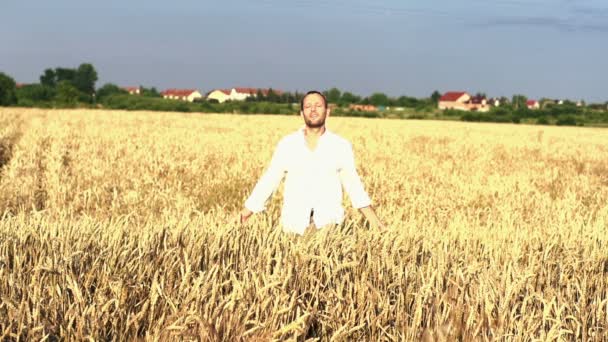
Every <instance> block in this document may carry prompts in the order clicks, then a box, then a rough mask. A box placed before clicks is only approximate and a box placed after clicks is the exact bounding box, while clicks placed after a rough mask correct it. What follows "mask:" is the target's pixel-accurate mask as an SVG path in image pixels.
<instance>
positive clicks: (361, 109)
mask: <svg viewBox="0 0 608 342" xmlns="http://www.w3.org/2000/svg"><path fill="white" fill-rule="evenodd" d="M348 109H350V110H354V111H359V112H376V111H378V108H376V106H374V105H364V104H350V105H348Z"/></svg>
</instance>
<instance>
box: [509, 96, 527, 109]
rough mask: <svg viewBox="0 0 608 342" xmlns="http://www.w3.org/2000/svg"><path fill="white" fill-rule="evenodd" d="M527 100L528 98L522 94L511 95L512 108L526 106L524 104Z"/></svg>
mask: <svg viewBox="0 0 608 342" xmlns="http://www.w3.org/2000/svg"><path fill="white" fill-rule="evenodd" d="M527 101H528V98H527V97H525V96H524V95H513V99H512V100H511V104H512V105H513V108H515V109H519V108H527V105H526V102H527Z"/></svg>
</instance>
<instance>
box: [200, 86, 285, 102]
mask: <svg viewBox="0 0 608 342" xmlns="http://www.w3.org/2000/svg"><path fill="white" fill-rule="evenodd" d="M270 91H271V89H261V88H231V89H214V90H212V91H210V92H209V93H208V94H207V100H215V101H217V102H219V103H223V102H226V101H244V100H246V99H247V98H248V97H256V96H257V95H258V92H261V93H262V95H263V96H268V94H269V93H270ZM272 92H273V93H275V94H276V95H281V94H283V92H282V91H280V90H275V89H272Z"/></svg>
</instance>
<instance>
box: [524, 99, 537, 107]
mask: <svg viewBox="0 0 608 342" xmlns="http://www.w3.org/2000/svg"><path fill="white" fill-rule="evenodd" d="M537 103H538V101H536V100H528V101H526V104H527V105H528V106H534V105H535V104H537Z"/></svg>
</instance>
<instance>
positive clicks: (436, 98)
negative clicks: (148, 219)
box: [431, 90, 441, 104]
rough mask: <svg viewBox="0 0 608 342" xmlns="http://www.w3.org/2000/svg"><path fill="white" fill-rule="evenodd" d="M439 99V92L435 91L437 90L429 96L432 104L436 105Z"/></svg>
mask: <svg viewBox="0 0 608 342" xmlns="http://www.w3.org/2000/svg"><path fill="white" fill-rule="evenodd" d="M440 98H441V93H439V91H437V90H435V91H434V92H433V93H432V94H431V100H432V101H433V103H434V104H438V103H439V99H440Z"/></svg>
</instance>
